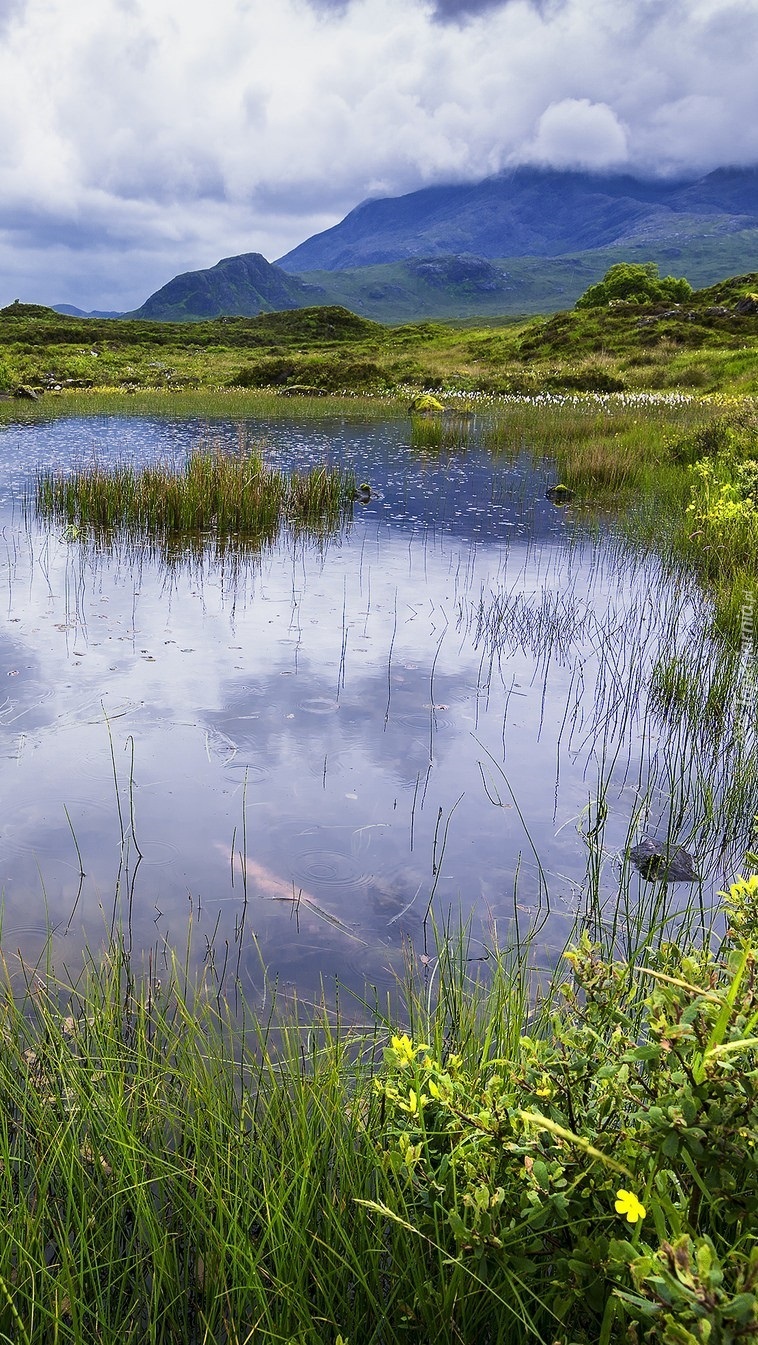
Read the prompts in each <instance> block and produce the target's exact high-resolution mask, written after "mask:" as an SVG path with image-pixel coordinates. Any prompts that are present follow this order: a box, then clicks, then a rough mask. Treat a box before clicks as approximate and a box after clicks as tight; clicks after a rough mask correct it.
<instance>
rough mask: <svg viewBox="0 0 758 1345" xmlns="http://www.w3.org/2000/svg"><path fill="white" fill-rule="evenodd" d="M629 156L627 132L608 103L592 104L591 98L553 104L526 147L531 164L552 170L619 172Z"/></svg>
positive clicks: (541, 118) (564, 100) (544, 113)
mask: <svg viewBox="0 0 758 1345" xmlns="http://www.w3.org/2000/svg"><path fill="white" fill-rule="evenodd" d="M627 155H628V145H627V136H626V131H625V130H624V128H623V126H622V125H621V123H620V122H619V119H618V117H617V116H616V114H615V112H613V110H612V109H611V108H610V107H608V104H607V103H591V102H590V100H589V98H564V99H562V101H561V102H560V103H551V104H550V106H549V107H548V108H546V109H545V111H544V112H543V113H542V116H541V117H540V119H539V122H538V125H537V134H536V135H535V137H534V140H533V141H532V143H531V145H528V146H527V147H526V157H527V158H528V160H530V161H531V162H532V163H539V164H549V165H550V167H551V168H586V169H591V170H592V169H598V170H602V169H604V168H605V169H612V168H618V167H619V166H620V165H622V164H624V163H625V161H626V159H627Z"/></svg>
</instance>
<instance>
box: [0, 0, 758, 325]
mask: <svg viewBox="0 0 758 1345" xmlns="http://www.w3.org/2000/svg"><path fill="white" fill-rule="evenodd" d="M757 58H758V0H213V3H212V4H211V3H208V0H75V3H72V0H0V306H2V305H3V304H6V303H10V302H11V301H12V300H13V299H15V298H20V299H22V300H23V301H25V302H35V303H72V304H76V305H77V306H79V307H81V308H84V309H87V310H89V309H93V308H97V309H116V310H125V309H129V308H133V307H136V306H137V305H139V304H140V303H142V302H144V300H145V299H146V298H147V297H148V295H149V294H151V293H152V292H153V291H154V290H156V289H157V288H159V286H161V285H163V284H165V283H166V282H167V281H168V280H170V279H171V278H172V277H173V276H174V275H177V274H178V273H180V272H182V271H189V270H195V269H197V268H199V267H206V266H212V265H214V264H215V263H216V262H217V261H218V260H219V259H220V258H222V257H228V256H234V255H236V254H239V253H242V252H261V253H263V255H264V256H265V257H267V258H268V260H269V261H274V260H276V259H277V258H278V257H280V256H282V255H283V254H284V253H285V252H287V251H288V250H289V249H290V248H292V247H294V246H295V245H296V244H297V243H300V242H302V241H303V240H304V239H306V238H308V237H310V236H311V235H312V234H314V233H317V232H319V231H321V230H322V229H326V228H329V227H330V226H331V225H333V224H336V223H337V222H338V221H339V220H340V219H342V218H343V217H344V215H346V214H347V212H348V211H349V210H351V209H352V208H353V207H354V206H356V205H357V204H359V202H361V201H363V200H365V199H366V198H367V197H372V196H394V195H400V194H402V193H404V192H409V191H414V190H416V189H418V188H420V187H424V186H428V185H431V184H434V183H441V182H464V181H478V180H480V179H481V178H483V177H486V176H488V175H490V174H493V173H498V172H502V171H507V170H508V169H509V168H512V167H514V166H516V165H519V164H527V163H530V164H542V165H547V166H550V167H554V168H576V167H579V168H587V169H592V170H595V171H598V170H599V171H608V172H617V171H620V170H624V171H630V172H634V173H636V174H638V175H640V176H648V177H649V176H673V177H678V178H695V177H698V176H700V175H701V174H702V173H705V172H709V171H711V170H712V169H714V168H717V167H721V166H726V165H747V164H756V163H758V80H757V79H756V73H755V72H756V68H758V59H757Z"/></svg>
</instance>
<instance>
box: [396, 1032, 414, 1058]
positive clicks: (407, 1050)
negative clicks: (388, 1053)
mask: <svg viewBox="0 0 758 1345" xmlns="http://www.w3.org/2000/svg"><path fill="white" fill-rule="evenodd" d="M390 1046H391V1047H392V1049H393V1051H394V1052H395V1055H396V1056H397V1063H398V1065H412V1064H413V1056H414V1050H413V1042H412V1041H411V1039H410V1037H409V1036H408V1033H407V1032H404V1033H403V1035H402V1037H391V1038H390Z"/></svg>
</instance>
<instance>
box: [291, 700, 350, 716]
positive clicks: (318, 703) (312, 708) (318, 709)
mask: <svg viewBox="0 0 758 1345" xmlns="http://www.w3.org/2000/svg"><path fill="white" fill-rule="evenodd" d="M339 708H340V706H339V701H337V700H334V699H333V698H332V697H331V696H306V697H305V699H304V700H301V701H299V702H298V709H300V710H304V711H305V713H306V714H308V715H332V714H334V713H335V712H336V711H337V710H339Z"/></svg>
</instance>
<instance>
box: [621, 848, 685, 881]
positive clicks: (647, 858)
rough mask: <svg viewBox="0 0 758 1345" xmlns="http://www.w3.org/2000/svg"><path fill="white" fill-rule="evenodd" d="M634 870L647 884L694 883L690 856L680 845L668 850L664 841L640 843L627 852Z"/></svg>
mask: <svg viewBox="0 0 758 1345" xmlns="http://www.w3.org/2000/svg"><path fill="white" fill-rule="evenodd" d="M629 858H630V859H631V861H632V863H633V865H634V867H635V869H636V870H637V872H638V873H640V874H641V875H642V877H643V878H644V879H645V880H646V882H648V883H664V882H665V883H696V882H698V875H697V874H696V872H695V869H694V866H693V860H692V855H690V854H688V853H687V851H686V850H685V849H683V847H682V846H681V845H677V846H674V847H673V848H672V849H670V848H669V847H668V846H667V845H666V843H665V841H651V840H648V839H646V840H644V841H640V843H639V845H635V846H634V848H633V849H632V850H630V851H629Z"/></svg>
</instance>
